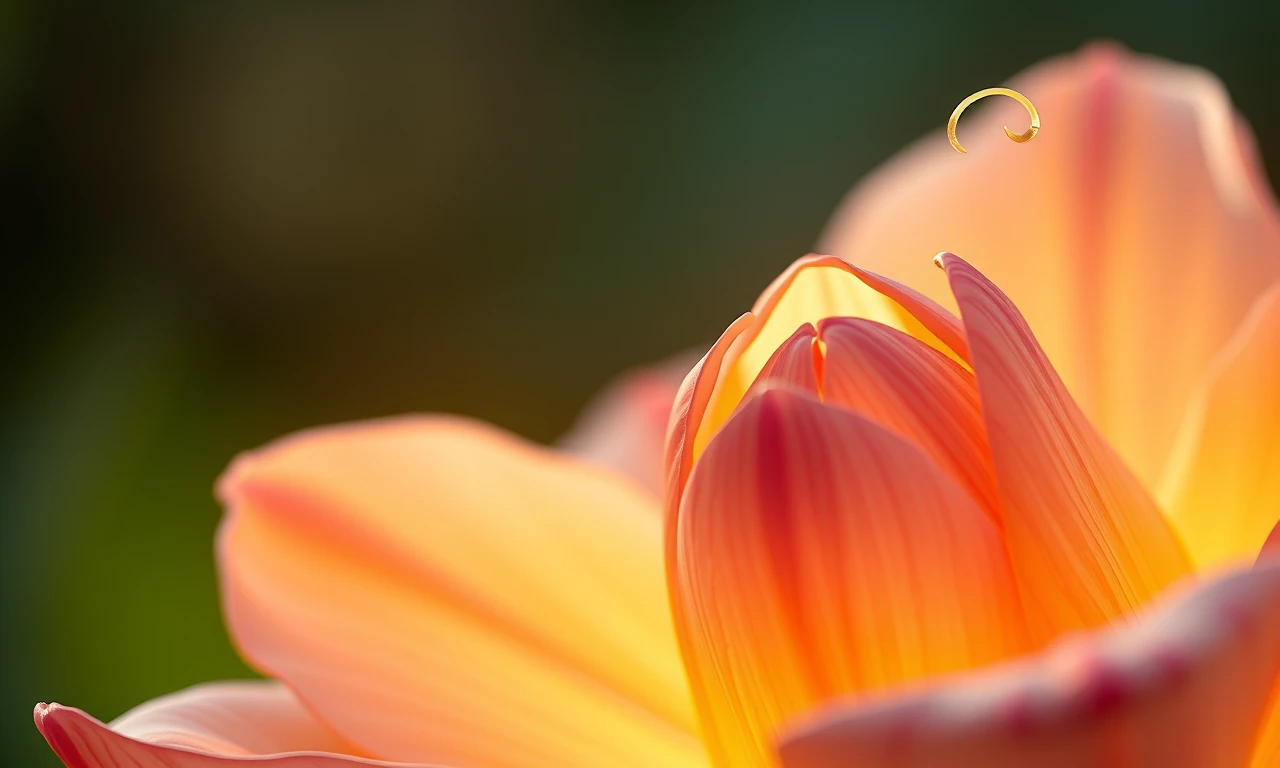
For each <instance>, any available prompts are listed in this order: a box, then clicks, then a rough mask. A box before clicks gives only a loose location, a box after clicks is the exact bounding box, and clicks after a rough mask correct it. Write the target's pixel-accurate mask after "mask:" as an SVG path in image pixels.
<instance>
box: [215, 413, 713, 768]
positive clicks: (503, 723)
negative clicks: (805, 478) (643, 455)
mask: <svg viewBox="0 0 1280 768" xmlns="http://www.w3.org/2000/svg"><path fill="white" fill-rule="evenodd" d="M219 490H220V495H221V496H222V498H223V500H224V502H225V503H226V505H227V507H228V517H227V519H226V521H225V522H224V524H223V528H222V530H221V532H220V534H219V541H218V550H219V564H220V567H221V577H222V588H223V599H224V608H225V611H226V615H227V624H228V627H229V629H230V632H231V635H232V638H233V640H234V641H235V642H236V644H237V645H238V646H239V648H240V650H241V653H242V654H243V655H244V656H245V658H246V659H248V660H249V661H250V662H251V663H252V664H254V665H255V666H256V667H258V668H259V669H261V670H263V671H266V672H268V673H270V674H271V675H273V676H275V677H278V678H280V679H281V680H284V681H285V682H286V683H288V684H289V685H290V687H292V688H293V689H294V690H295V691H297V693H298V695H299V697H300V698H301V699H302V700H304V701H305V702H306V703H307V705H308V706H310V707H311V708H312V709H314V710H315V711H316V713H317V714H318V715H320V716H321V717H322V718H323V719H324V720H325V721H326V722H327V723H329V724H330V725H331V726H332V727H333V728H334V730H336V731H337V732H338V733H340V734H342V735H343V737H344V738H347V739H348V740H350V741H351V742H352V743H354V744H356V745H358V746H359V747H361V748H362V749H364V750H365V751H367V752H368V753H369V754H371V755H375V756H378V757H382V758H386V759H393V760H408V761H422V762H442V763H456V764H461V765H466V766H468V768H471V767H472V766H475V767H476V768H520V767H522V766H529V765H557V766H599V765H611V766H637V768H639V767H640V766H652V765H670V766H693V765H698V764H700V763H701V762H702V761H703V760H704V757H703V754H702V750H701V747H700V745H699V744H698V741H697V738H696V736H695V734H694V730H695V726H694V720H693V714H692V708H691V706H690V703H689V693H688V688H687V683H686V680H685V678H684V675H683V672H682V669H681V666H680V660H679V657H678V655H677V652H676V646H675V642H674V637H673V632H672V627H671V618H670V614H669V611H668V608H667V603H666V593H665V589H664V585H663V572H662V547H661V531H660V526H661V521H660V518H659V516H658V515H657V514H655V513H654V512H653V509H652V506H651V505H652V504H653V501H652V500H651V499H650V498H649V497H648V496H646V495H645V494H644V493H643V492H641V491H640V490H639V489H638V488H635V487H634V486H633V485H631V484H630V483H626V482H624V481H622V480H621V479H619V478H617V477H616V476H614V475H613V474H612V473H608V472H605V471H603V470H599V469H596V468H592V467H588V466H585V465H582V464H579V463H577V462H575V461H572V460H570V459H567V458H565V457H563V456H562V455H559V454H557V452H555V451H551V450H548V449H542V448H539V447H536V446H533V445H530V444H526V443H524V442H522V441H519V440H517V439H515V438H513V437H511V436H509V435H506V434H503V433H501V432H499V431H497V430H494V429H492V428H488V427H484V426H482V425H479V424H476V423H473V422H469V421H466V420H462V419H454V418H445V417H420V418H403V419H396V420H387V421H379V422H369V423H363V424H353V425H348V426H341V427H333V428H327V429H322V430H315V431H312V432H307V433H303V434H301V435H298V436H295V437H292V438H288V439H285V440H283V441H281V442H279V443H276V444H274V445H272V446H269V447H267V448H265V449H263V450H260V451H258V452H255V453H252V454H249V455H247V456H245V457H243V458H241V459H239V460H237V461H236V463H235V464H234V465H233V467H232V468H231V469H230V470H229V472H228V473H227V475H226V476H225V477H224V478H223V480H222V482H221V486H220V489H219Z"/></svg>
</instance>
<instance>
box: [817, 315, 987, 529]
mask: <svg viewBox="0 0 1280 768" xmlns="http://www.w3.org/2000/svg"><path fill="white" fill-rule="evenodd" d="M818 329H819V333H820V336H821V339H822V343H823V345H824V346H825V347H826V355H825V356H824V358H823V364H822V398H823V400H824V401H826V402H831V403H838V404H840V405H843V406H845V407H847V408H852V409H853V410H856V411H858V412H859V413H863V414H865V415H866V416H867V417H868V418H870V419H871V420H872V421H874V422H876V423H877V424H880V425H882V426H885V427H888V428H889V429H892V430H894V431H895V432H897V433H899V434H900V435H902V436H903V437H906V438H907V439H908V440H910V441H912V442H913V443H915V444H916V445H917V446H919V447H920V448H921V449H922V450H924V451H925V453H927V454H929V456H930V457H931V458H932V459H933V460H934V461H935V462H937V464H938V466H939V467H940V468H942V469H943V470H945V471H946V472H947V473H948V474H949V475H951V478H952V479H953V480H955V481H956V482H957V483H959V484H960V487H962V488H964V489H965V490H966V491H968V492H969V495H970V496H972V497H973V499H974V500H975V501H977V502H978V504H979V505H980V506H981V507H982V508H983V509H984V510H985V511H987V512H988V513H989V514H990V515H991V517H992V520H993V521H994V522H996V523H997V525H998V524H999V515H998V514H997V508H998V506H999V505H998V501H997V498H996V496H997V494H996V482H995V474H994V473H993V471H992V469H991V453H990V450H989V449H988V447H987V433H986V429H985V428H984V427H983V425H982V409H981V406H980V404H979V401H978V386H977V383H976V382H975V380H974V377H973V374H972V373H971V372H969V371H968V370H966V369H965V368H963V367H961V366H960V365H958V364H956V363H954V362H952V361H951V360H950V359H948V358H947V357H946V355H943V354H942V353H940V352H938V351H937V350H935V349H933V348H932V347H930V346H929V345H927V344H925V343H923V342H921V341H918V340H916V339H914V338H912V337H910V336H908V335H906V334H905V333H901V332H900V331H895V330H894V329H892V328H889V327H888V326H884V325H881V324H879V323H876V322H873V321H871V320H863V319H861V318H828V319H826V320H823V321H822V322H821V323H819V324H818Z"/></svg>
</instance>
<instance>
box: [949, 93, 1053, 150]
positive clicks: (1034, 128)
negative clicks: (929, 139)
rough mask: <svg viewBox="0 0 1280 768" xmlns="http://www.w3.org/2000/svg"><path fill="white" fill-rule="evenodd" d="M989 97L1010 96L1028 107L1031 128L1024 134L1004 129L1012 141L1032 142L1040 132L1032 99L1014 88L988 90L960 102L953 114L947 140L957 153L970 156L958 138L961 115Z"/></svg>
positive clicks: (1038, 116)
mask: <svg viewBox="0 0 1280 768" xmlns="http://www.w3.org/2000/svg"><path fill="white" fill-rule="evenodd" d="M987 96H1008V97H1009V98H1011V99H1014V100H1016V101H1017V102H1018V103H1019V104H1021V105H1022V106H1024V107H1026V108H1027V114H1029V115H1031V127H1030V128H1028V129H1027V130H1025V131H1023V132H1022V133H1014V132H1013V131H1011V130H1009V126H1007V125H1006V126H1005V127H1004V133H1005V135H1006V136H1008V137H1009V138H1010V139H1013V140H1014V141H1016V142H1018V143H1019V144H1021V143H1023V142H1025V141H1031V139H1032V138H1034V137H1035V135H1036V134H1037V133H1039V132H1040V113H1039V112H1037V111H1036V108H1035V105H1034V104H1032V103H1031V100H1030V99H1028V98H1027V97H1026V96H1023V95H1022V94H1020V93H1018V92H1017V91H1015V90H1013V89H1012V88H986V89H984V90H981V91H978V92H977V93H975V94H973V95H972V96H970V97H969V98H967V99H965V100H964V101H962V102H960V106H958V107H956V111H955V112H952V113H951V119H950V120H948V121H947V139H948V140H950V142H951V146H953V147H955V148H956V151H957V152H959V153H960V154H962V155H964V154H968V152H969V150H967V149H965V148H964V147H962V146H960V140H959V139H957V138H956V123H957V122H959V121H960V113H962V112H964V111H965V109H967V108H968V107H969V105H970V104H972V103H973V102H975V101H977V100H978V99H981V98H985V97H987Z"/></svg>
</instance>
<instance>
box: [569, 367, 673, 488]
mask: <svg viewBox="0 0 1280 768" xmlns="http://www.w3.org/2000/svg"><path fill="white" fill-rule="evenodd" d="M697 361H698V355H696V354H691V353H686V354H683V355H677V356H675V357H673V358H671V359H670V360H667V361H665V362H663V363H659V364H658V365H653V366H649V367H646V368H641V369H638V370H635V371H630V372H628V373H626V374H623V375H622V376H620V377H618V379H617V380H616V381H614V382H613V383H612V384H610V385H609V386H608V387H607V388H606V389H605V390H604V392H602V393H600V395H598V396H597V397H596V398H595V399H594V400H592V401H591V402H590V403H589V404H588V405H587V407H586V408H585V409H584V410H583V412H582V415H581V416H579V417H578V421H577V422H576V423H575V424H574V425H573V428H572V429H571V430H570V431H569V433H568V434H566V435H565V436H564V437H563V438H561V439H560V442H559V447H561V448H563V449H565V450H566V451H568V452H570V453H572V454H574V455H575V456H578V457H580V458H582V459H583V460H584V461H588V462H591V463H593V464H598V465H600V466H603V467H608V468H609V469H612V470H615V471H617V472H619V473H621V474H623V475H625V476H626V477H629V478H631V479H632V480H634V481H636V482H637V483H639V484H640V487H642V488H644V489H646V490H648V491H651V492H652V493H654V494H659V493H661V492H662V483H663V480H664V479H665V478H664V474H665V472H664V469H663V464H662V451H663V447H664V442H663V441H664V440H665V438H666V434H667V421H668V419H670V417H671V403H672V401H674V400H675V398H676V391H677V390H678V389H679V387H680V382H681V381H683V380H684V377H685V374H687V373H688V372H689V369H690V368H692V367H693V364H694V363H696V362H697Z"/></svg>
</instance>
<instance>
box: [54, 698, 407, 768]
mask: <svg viewBox="0 0 1280 768" xmlns="http://www.w3.org/2000/svg"><path fill="white" fill-rule="evenodd" d="M35 719H36V727H37V728H39V729H40V733H41V734H42V735H43V736H44V737H45V739H46V740H48V742H49V746H50V747H52V748H53V751H54V753H56V754H57V755H58V758H59V759H60V760H62V762H63V764H64V765H66V766H68V768H220V767H221V766H230V765H232V764H235V765H245V764H246V762H252V763H253V764H254V765H263V766H271V767H272V768H341V767H342V766H361V765H364V766H375V765H376V766H387V767H388V768H392V766H393V764H392V763H384V762H379V761H375V760H368V759H364V758H362V757H361V756H359V754H358V753H357V751H356V749H355V748H354V747H352V746H351V745H350V744H348V743H346V742H345V741H343V740H342V739H341V738H339V737H338V735H337V734H335V733H334V732H333V731H331V730H329V728H327V727H326V726H325V725H324V724H323V723H321V722H320V721H319V720H317V719H316V718H315V716H314V715H312V714H311V713H310V712H309V711H307V709H306V708H304V707H303V706H302V704H301V703H299V702H298V700H297V698H295V697H294V695H293V694H292V693H290V692H289V689H288V688H286V687H284V686H283V685H281V684H279V683H276V682H268V681H239V682H233V683H209V684H205V685H198V686H196V687H194V688H188V689H187V690H185V691H180V692H178V693H173V694H169V695H168V696H162V697H160V698H158V699H155V700H153V701H149V702H147V703H146V704H143V705H141V706H139V707H137V708H135V709H133V710H131V711H129V712H127V713H125V714H124V715H123V716H121V717H120V718H118V719H117V720H115V721H114V722H113V723H111V724H110V725H104V724H103V723H102V722H101V721H99V720H96V719H94V718H92V717H90V716H89V715H87V714H85V713H84V712H82V711H80V710H78V709H75V708H73V707H64V706H62V705H61V704H40V705H38V706H37V707H36V712H35ZM325 753H328V754H325ZM394 765H396V766H402V767H403V768H408V764H406V763H396V764H394Z"/></svg>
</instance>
